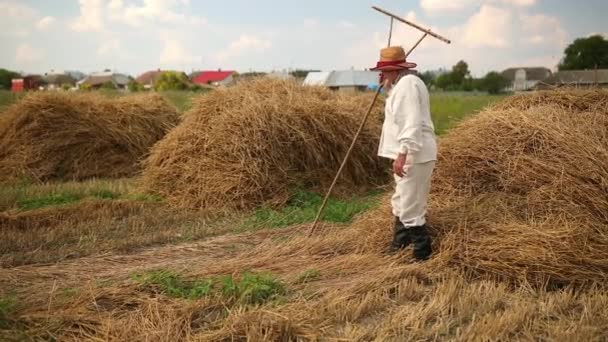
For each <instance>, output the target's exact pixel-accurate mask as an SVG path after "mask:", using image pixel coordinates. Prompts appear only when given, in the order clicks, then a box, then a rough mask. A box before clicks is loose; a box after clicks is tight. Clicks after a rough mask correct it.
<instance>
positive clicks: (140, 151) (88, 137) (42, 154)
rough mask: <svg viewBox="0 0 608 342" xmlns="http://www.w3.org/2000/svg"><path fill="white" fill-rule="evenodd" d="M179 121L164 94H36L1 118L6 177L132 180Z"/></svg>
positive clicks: (0, 171) (1, 162) (1, 164)
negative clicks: (148, 156)
mask: <svg viewBox="0 0 608 342" xmlns="http://www.w3.org/2000/svg"><path fill="white" fill-rule="evenodd" d="M178 120H179V116H178V114H177V112H176V110H175V109H174V108H173V107H172V106H170V105H169V104H168V103H167V102H166V101H165V100H164V99H163V98H162V97H161V96H160V95H142V96H128V97H121V98H118V99H108V98H105V97H102V96H100V95H94V94H67V93H63V92H41V93H34V94H30V95H28V96H27V97H25V98H24V99H23V100H21V101H20V102H18V103H16V104H14V105H12V106H11V107H9V108H8V109H7V110H6V112H4V113H2V115H0V177H1V178H2V179H3V180H11V179H13V180H14V179H20V178H28V179H31V180H36V181H46V180H82V179H87V178H93V177H103V178H118V177H124V176H132V175H134V174H135V173H136V172H137V171H138V170H139V165H138V163H139V161H140V159H141V158H142V157H143V156H144V155H145V154H146V153H147V152H148V151H149V149H150V147H151V146H152V145H153V144H154V143H156V142H157V141H158V140H159V139H161V138H162V137H163V136H164V135H165V133H166V132H167V131H168V130H169V129H170V128H172V127H173V126H175V125H176V124H177V122H178Z"/></svg>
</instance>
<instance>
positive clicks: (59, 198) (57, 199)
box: [17, 193, 82, 210]
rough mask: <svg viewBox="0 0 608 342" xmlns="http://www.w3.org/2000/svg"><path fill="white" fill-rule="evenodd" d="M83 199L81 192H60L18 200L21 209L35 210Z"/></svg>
mask: <svg viewBox="0 0 608 342" xmlns="http://www.w3.org/2000/svg"><path fill="white" fill-rule="evenodd" d="M81 199H82V196H81V195H79V194H75V193H59V194H50V195H46V196H40V197H34V198H24V199H21V200H19V201H18V202H17V206H18V207H19V209H21V210H34V209H40V208H44V207H49V206H54V205H62V204H68V203H74V202H77V201H80V200H81Z"/></svg>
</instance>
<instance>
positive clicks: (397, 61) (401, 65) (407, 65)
mask: <svg viewBox="0 0 608 342" xmlns="http://www.w3.org/2000/svg"><path fill="white" fill-rule="evenodd" d="M416 65H417V64H416V63H411V62H408V61H406V60H405V51H404V50H403V48H402V47H401V46H389V47H387V48H384V49H382V50H380V61H379V62H378V63H377V64H376V67H375V68H371V70H374V71H376V70H378V71H384V70H403V69H411V68H415V67H416Z"/></svg>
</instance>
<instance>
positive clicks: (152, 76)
mask: <svg viewBox="0 0 608 342" xmlns="http://www.w3.org/2000/svg"><path fill="white" fill-rule="evenodd" d="M163 72H164V71H163V70H160V69H158V70H150V71H146V72H144V73H143V74H141V75H139V76H137V77H136V78H135V81H137V83H139V84H141V85H143V86H144V88H146V89H150V88H152V87H153V86H154V83H156V80H157V79H158V78H159V77H160V75H162V73H163Z"/></svg>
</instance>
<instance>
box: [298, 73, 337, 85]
mask: <svg viewBox="0 0 608 342" xmlns="http://www.w3.org/2000/svg"><path fill="white" fill-rule="evenodd" d="M331 73H332V72H331V71H313V72H309V73H308V75H306V78H305V79H304V85H307V86H325V84H326V83H327V79H329V76H330V75H331Z"/></svg>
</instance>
